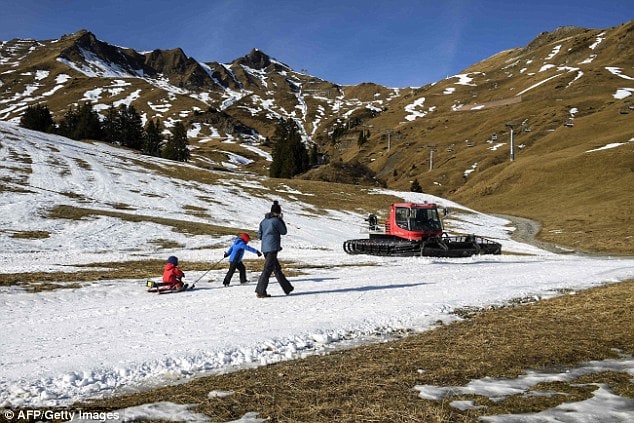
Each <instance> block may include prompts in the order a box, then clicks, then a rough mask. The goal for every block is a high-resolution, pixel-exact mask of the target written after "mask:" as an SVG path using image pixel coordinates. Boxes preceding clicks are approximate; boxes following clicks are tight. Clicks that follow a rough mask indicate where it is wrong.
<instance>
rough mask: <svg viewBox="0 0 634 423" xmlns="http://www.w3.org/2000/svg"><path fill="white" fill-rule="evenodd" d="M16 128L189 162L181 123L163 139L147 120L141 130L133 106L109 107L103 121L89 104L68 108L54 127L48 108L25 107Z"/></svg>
mask: <svg viewBox="0 0 634 423" xmlns="http://www.w3.org/2000/svg"><path fill="white" fill-rule="evenodd" d="M20 126H22V127H24V128H27V129H33V130H35V131H41V132H48V133H56V134H59V135H63V136H65V137H68V138H72V139H75V140H81V139H92V140H99V141H105V142H109V143H112V144H117V145H122V146H124V147H128V148H132V149H135V150H139V151H141V152H142V153H144V154H148V155H150V156H155V157H163V158H166V159H170V160H176V161H181V162H186V161H189V158H190V155H189V149H188V148H187V147H188V145H189V141H188V139H187V130H186V129H185V126H184V125H183V124H182V123H181V122H177V123H176V124H175V126H174V128H173V131H172V133H173V134H172V136H170V137H168V138H167V139H164V138H163V135H162V131H161V122H160V121H159V120H158V119H157V120H156V121H153V120H151V121H150V122H148V124H147V126H146V127H145V128H143V123H142V119H141V116H140V115H139V113H138V112H137V111H136V110H135V108H134V106H131V105H130V106H128V105H125V104H124V105H121V106H119V107H118V108H115V107H114V106H111V107H110V108H109V109H108V111H107V112H106V116H105V118H104V119H103V120H101V119H100V117H99V114H98V113H97V112H96V111H94V110H93V108H92V105H91V104H90V103H85V104H82V105H80V106H77V107H73V106H71V108H70V110H68V112H66V114H65V115H64V117H63V118H62V120H61V121H60V122H59V124H58V125H56V124H55V121H54V120H53V117H52V115H51V112H50V110H49V109H48V106H46V105H41V104H38V105H36V106H29V107H28V108H27V109H26V111H25V112H24V115H22V118H21V119H20Z"/></svg>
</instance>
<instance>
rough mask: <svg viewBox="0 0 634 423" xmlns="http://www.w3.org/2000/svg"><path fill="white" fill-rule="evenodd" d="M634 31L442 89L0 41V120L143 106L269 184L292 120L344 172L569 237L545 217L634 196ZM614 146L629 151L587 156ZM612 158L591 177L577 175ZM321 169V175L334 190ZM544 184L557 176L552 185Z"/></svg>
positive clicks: (536, 56)
mask: <svg viewBox="0 0 634 423" xmlns="http://www.w3.org/2000/svg"><path fill="white" fill-rule="evenodd" d="M633 34H634V21H630V22H627V23H624V24H622V25H619V26H617V27H613V28H608V29H584V28H577V27H561V28H557V29H556V30H554V31H552V32H544V33H541V34H539V35H538V36H537V37H536V38H535V39H534V40H533V41H532V42H530V43H529V44H528V45H527V46H525V47H518V48H515V49H510V50H505V51H502V52H499V53H497V54H495V55H493V56H491V57H489V58H485V59H483V60H481V61H479V62H477V63H475V64H473V65H471V66H469V67H467V68H466V69H465V70H463V71H462V72H461V73H459V74H456V75H452V76H448V77H447V78H445V79H443V80H441V81H436V82H434V83H432V84H428V85H425V86H422V87H415V88H413V87H412V88H388V87H383V86H381V85H379V84H374V83H364V84H358V85H354V86H342V85H339V84H336V83H332V82H329V81H325V80H323V79H320V78H318V77H316V76H312V75H307V74H305V73H302V72H297V71H294V70H292V69H291V68H290V67H288V66H287V65H285V64H284V63H283V62H281V61H278V60H277V59H275V58H272V57H270V56H268V55H267V54H266V53H264V52H262V51H260V50H258V49H253V50H251V51H250V52H249V53H247V54H246V55H244V56H242V57H239V58H236V59H235V60H234V61H232V62H230V63H217V62H199V61H197V60H195V59H193V58H191V57H188V56H187V55H186V52H184V51H183V50H182V49H171V50H158V49H157V50H153V51H151V52H145V53H138V52H135V51H134V50H132V49H127V48H124V47H115V46H110V45H108V44H107V43H104V42H101V41H99V40H98V39H97V37H96V36H94V34H92V33H90V32H89V31H86V30H83V31H78V32H77V33H74V34H70V35H67V36H63V37H61V38H60V39H59V40H52V41H34V40H31V41H23V40H13V41H10V42H2V44H0V81H1V82H2V85H1V86H0V90H2V91H1V92H0V119H2V120H8V121H13V122H17V121H18V120H19V117H20V116H21V114H22V113H23V112H24V110H25V109H26V107H27V106H28V105H30V104H35V103H41V102H45V103H47V105H48V106H49V108H50V110H51V111H52V112H53V114H54V115H55V116H56V117H57V118H59V117H60V116H62V115H63V114H64V112H65V111H67V110H68V107H69V106H70V105H73V104H79V103H82V102H91V103H92V104H93V107H95V109H97V110H98V111H103V110H104V109H106V108H107V107H109V106H110V105H115V106H117V105H120V104H133V105H134V106H135V108H136V109H137V110H138V111H140V113H141V114H142V117H143V119H144V121H147V120H149V119H155V118H157V119H160V120H161V121H162V123H163V126H164V128H165V130H166V131H169V130H170V128H171V127H172V126H173V124H174V122H176V121H183V122H184V123H185V125H186V127H187V128H188V129H189V133H188V134H189V136H190V142H191V146H192V161H193V162H194V163H195V164H198V165H200V166H211V167H214V168H225V169H226V170H229V171H236V168H235V167H234V165H233V164H230V165H226V164H227V163H229V162H231V157H232V155H235V154H239V155H242V156H244V157H245V158H246V159H247V160H243V161H242V163H243V164H241V165H240V166H239V167H238V168H237V169H239V170H240V171H248V172H255V173H259V174H267V172H268V170H267V169H268V165H269V164H270V157H265V156H262V155H259V154H255V153H253V152H252V151H250V150H249V149H248V147H249V145H253V144H255V145H258V146H263V148H264V149H266V148H267V144H268V145H270V142H269V141H267V140H268V139H270V137H272V136H273V135H274V133H275V129H276V127H277V125H278V122H279V121H280V120H281V119H293V120H294V121H295V122H296V123H297V124H298V125H299V127H300V132H301V134H302V137H303V140H304V142H305V143H306V144H307V145H308V146H312V145H315V146H317V147H318V149H319V150H320V152H321V153H322V154H324V155H325V157H327V158H329V160H330V161H331V162H332V161H336V162H341V163H354V162H358V163H360V164H362V165H364V166H367V167H368V168H369V169H370V170H371V171H372V172H374V173H375V174H376V175H377V177H378V178H379V179H381V180H383V181H385V183H386V184H387V186H388V187H390V188H395V189H408V187H409V186H410V184H411V183H412V182H413V181H414V180H417V181H418V182H419V183H420V184H421V186H422V187H423V190H424V191H425V192H428V193H430V194H434V195H439V196H443V197H446V198H452V199H458V200H460V201H461V202H463V203H464V204H468V205H470V206H477V207H480V208H482V209H485V210H488V211H491V210H493V211H498V212H501V213H506V214H515V215H520V216H524V217H530V218H535V219H538V220H540V221H541V222H543V223H544V228H545V232H546V233H549V234H550V233H553V234H554V233H556V232H551V231H556V227H557V226H558V222H556V221H554V220H553V218H552V217H551V216H550V215H549V213H548V212H547V211H546V210H549V209H550V208H552V207H555V206H558V207H559V206H561V204H563V205H564V207H572V208H574V209H575V210H576V209H579V210H580V212H579V213H581V210H583V209H584V204H587V203H589V202H591V201H592V198H593V193H594V192H601V191H603V190H606V189H607V188H606V186H609V189H610V190H612V191H614V190H615V189H614V187H612V184H613V183H614V181H618V182H619V184H621V185H623V186H628V185H629V186H632V185H633V183H632V166H631V165H629V164H628V163H629V161H628V160H627V158H628V157H630V155H631V154H632V148H633V147H632V146H633V144H632V142H631V141H632V140H633V139H634V124H633V123H632V116H634V112H632V111H631V110H632V104H633V103H632V93H634V47H633V46H634V39H633V38H634V35H633ZM62 51H65V52H66V55H65V56H62V55H61V52H62ZM509 124H512V126H513V129H514V137H515V139H514V141H515V149H514V158H515V160H514V161H510V160H509V149H510V142H509V141H510V128H511V126H509ZM611 144H614V145H619V147H615V148H612V149H607V150H600V152H597V153H592V155H590V153H586V152H587V151H590V150H594V149H597V148H601V147H602V146H605V145H611ZM597 156H601V159H599V160H596V159H594V160H590V162H591V163H592V164H591V165H590V166H591V168H592V171H591V172H578V174H577V175H574V173H575V172H574V169H579V166H589V165H588V164H587V163H588V160H586V159H587V158H588V157H597ZM611 164H612V165H614V164H616V167H614V166H610V165H611ZM345 168H346V167H345V166H340V167H339V168H338V169H345ZM322 169H323V173H324V175H326V174H328V173H332V170H331V169H327V166H326V167H322ZM322 169H316V170H314V171H312V172H311V173H310V174H309V175H306V176H307V177H311V178H316V179H320V178H322V176H320V171H321V170H322ZM560 170H561V171H560ZM339 171H340V170H339ZM541 174H549V175H553V177H552V178H551V179H549V180H548V181H543V177H542V176H541ZM522 175H531V176H530V177H529V178H528V179H527V178H526V177H522ZM605 175H617V176H616V179H614V178H613V179H607V178H606V177H605ZM539 181H542V182H539ZM538 182H539V183H538ZM580 185H581V186H582V187H583V189H578V188H575V187H578V186H580ZM545 191H549V192H550V194H549V195H548V196H544V195H542V192H545ZM627 197H628V191H627V190H623V189H621V190H620V191H619V192H616V193H615V195H614V198H612V199H608V200H604V203H605V205H606V206H607V208H608V209H612V208H613V209H614V213H619V212H618V211H619V210H621V211H623V210H624V212H625V216H621V217H619V219H620V220H619V219H616V218H615V217H608V218H604V220H605V221H606V223H608V226H609V230H610V231H616V230H617V229H616V227H615V225H620V227H621V228H622V227H623V222H625V223H626V224H627V223H628V222H631V219H632V214H633V213H632V207H631V205H629V206H628V204H627ZM620 213H621V214H623V212H620ZM623 218H624V219H625V220H624V221H623V220H622V219H623ZM579 219H580V222H582V223H575V224H574V225H573V226H575V228H576V229H575V230H580V231H581V232H582V233H584V234H585V235H583V236H582V238H584V239H583V240H581V241H580V243H581V244H582V245H584V244H588V245H590V244H591V243H592V244H595V245H598V244H600V242H598V241H592V242H591V239H592V238H593V237H594V235H592V232H591V231H590V232H588V231H585V230H582V228H585V227H587V225H591V226H594V227H595V231H596V230H599V231H602V232H604V233H606V234H610V236H618V237H619V238H621V236H622V237H623V238H624V239H629V241H623V243H624V245H626V246H632V249H634V241H632V240H631V238H628V237H632V236H633V235H634V234H631V230H629V229H626V230H624V231H623V230H621V231H620V232H609V231H608V229H606V228H604V227H603V223H602V224H601V225H600V226H601V227H600V228H599V227H597V226H596V225H597V223H595V222H592V220H593V219H591V218H590V217H582V218H579ZM615 219H616V220H615ZM617 221H618V222H617ZM610 225H611V226H610ZM577 226H579V227H577ZM629 226H634V225H631V224H630V225H629ZM553 228H555V229H553ZM615 233H616V234H617V235H615ZM547 236H549V237H554V238H557V237H556V236H554V235H547ZM549 240H551V241H554V242H557V239H549Z"/></svg>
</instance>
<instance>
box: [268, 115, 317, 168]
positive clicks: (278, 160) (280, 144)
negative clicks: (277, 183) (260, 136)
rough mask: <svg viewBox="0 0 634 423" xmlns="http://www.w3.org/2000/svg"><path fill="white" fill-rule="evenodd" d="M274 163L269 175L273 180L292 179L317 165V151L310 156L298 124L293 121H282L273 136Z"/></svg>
mask: <svg viewBox="0 0 634 423" xmlns="http://www.w3.org/2000/svg"><path fill="white" fill-rule="evenodd" d="M272 141H273V143H274V144H273V152H272V156H273V161H272V163H271V168H270V169H269V175H270V176H271V177H273V178H292V177H293V176H295V175H299V174H300V173H304V172H306V171H307V170H308V169H309V168H310V166H311V165H313V164H316V161H317V157H318V156H317V152H316V149H313V151H311V154H310V155H309V154H308V151H307V150H306V147H305V146H304V143H303V142H302V136H301V133H300V131H299V128H298V125H297V123H296V122H295V121H294V120H293V119H286V120H280V123H279V125H278V126H277V128H276V129H275V134H274V135H273V140H272Z"/></svg>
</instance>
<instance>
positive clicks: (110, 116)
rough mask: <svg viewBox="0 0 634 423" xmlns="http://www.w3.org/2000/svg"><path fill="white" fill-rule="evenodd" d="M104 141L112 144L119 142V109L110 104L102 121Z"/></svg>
mask: <svg viewBox="0 0 634 423" xmlns="http://www.w3.org/2000/svg"><path fill="white" fill-rule="evenodd" d="M102 128H103V136H104V141H107V142H110V143H112V144H121V120H120V119H119V111H118V110H117V109H116V108H115V107H114V105H111V106H110V107H109V108H108V111H107V112H106V117H105V118H104V120H103V122H102Z"/></svg>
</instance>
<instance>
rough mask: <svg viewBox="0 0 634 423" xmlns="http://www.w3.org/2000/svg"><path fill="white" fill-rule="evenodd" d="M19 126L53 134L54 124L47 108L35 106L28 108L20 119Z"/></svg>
mask: <svg viewBox="0 0 634 423" xmlns="http://www.w3.org/2000/svg"><path fill="white" fill-rule="evenodd" d="M20 126H21V127H23V128H27V129H33V130H35V131H40V132H53V131H54V130H55V122H54V121H53V116H52V115H51V111H50V110H49V109H48V106H46V105H41V104H37V105H35V106H28V107H27V108H26V111H25V112H24V114H23V115H22V117H21V118H20Z"/></svg>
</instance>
